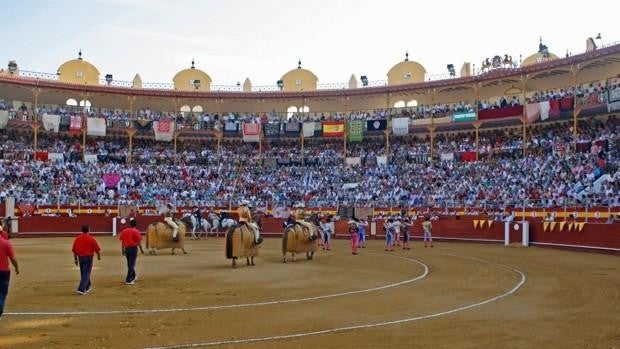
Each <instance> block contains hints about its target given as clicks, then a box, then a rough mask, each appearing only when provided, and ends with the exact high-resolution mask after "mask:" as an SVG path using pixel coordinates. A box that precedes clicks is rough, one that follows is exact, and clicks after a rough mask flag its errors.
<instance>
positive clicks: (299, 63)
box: [297, 58, 301, 69]
mask: <svg viewBox="0 0 620 349" xmlns="http://www.w3.org/2000/svg"><path fill="white" fill-rule="evenodd" d="M297 69H301V58H300V59H299V60H298V61H297Z"/></svg>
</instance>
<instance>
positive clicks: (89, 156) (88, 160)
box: [84, 154, 97, 164]
mask: <svg viewBox="0 0 620 349" xmlns="http://www.w3.org/2000/svg"><path fill="white" fill-rule="evenodd" d="M84 160H86V163H87V164H88V163H95V162H97V155H96V154H86V156H85V158H84Z"/></svg>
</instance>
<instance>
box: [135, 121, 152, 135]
mask: <svg viewBox="0 0 620 349" xmlns="http://www.w3.org/2000/svg"><path fill="white" fill-rule="evenodd" d="M133 127H134V128H135V129H136V131H137V132H140V133H147V132H149V131H150V130H151V129H153V120H146V119H138V120H135V121H134V122H133Z"/></svg>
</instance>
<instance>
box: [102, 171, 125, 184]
mask: <svg viewBox="0 0 620 349" xmlns="http://www.w3.org/2000/svg"><path fill="white" fill-rule="evenodd" d="M101 179H102V180H103V183H104V184H105V187H106V188H115V187H116V185H117V184H118V182H120V181H121V175H120V174H118V173H106V174H104V175H103V176H101Z"/></svg>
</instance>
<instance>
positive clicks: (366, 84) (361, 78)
mask: <svg viewBox="0 0 620 349" xmlns="http://www.w3.org/2000/svg"><path fill="white" fill-rule="evenodd" d="M360 80H362V86H368V77H367V76H366V75H362V76H360Z"/></svg>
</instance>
